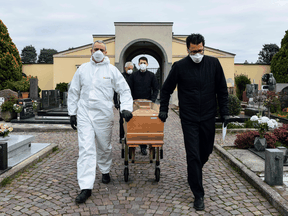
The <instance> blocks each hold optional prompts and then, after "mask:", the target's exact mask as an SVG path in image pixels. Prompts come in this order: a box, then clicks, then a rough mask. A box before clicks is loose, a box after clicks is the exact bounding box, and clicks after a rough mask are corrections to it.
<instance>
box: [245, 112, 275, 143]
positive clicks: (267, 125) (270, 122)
mask: <svg viewBox="0 0 288 216" xmlns="http://www.w3.org/2000/svg"><path fill="white" fill-rule="evenodd" d="M250 120H251V121H254V122H255V123H254V126H255V128H258V131H259V135H260V137H261V138H263V137H264V134H265V133H266V131H268V130H269V129H275V128H277V127H278V122H277V121H276V120H275V119H269V118H268V117H266V116H260V117H258V116H256V115H254V116H252V117H251V118H250Z"/></svg>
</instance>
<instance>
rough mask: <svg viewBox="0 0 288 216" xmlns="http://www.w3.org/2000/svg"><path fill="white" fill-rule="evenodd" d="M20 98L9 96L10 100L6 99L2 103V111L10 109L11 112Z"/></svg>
mask: <svg viewBox="0 0 288 216" xmlns="http://www.w3.org/2000/svg"><path fill="white" fill-rule="evenodd" d="M17 102H18V99H17V98H15V97H13V96H12V97H10V98H8V100H6V101H5V102H4V103H3V104H2V105H1V111H2V112H5V111H9V112H13V111H14V109H13V105H14V104H17Z"/></svg>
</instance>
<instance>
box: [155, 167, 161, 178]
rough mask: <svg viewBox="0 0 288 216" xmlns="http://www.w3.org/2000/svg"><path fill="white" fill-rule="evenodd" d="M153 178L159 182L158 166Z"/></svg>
mask: <svg viewBox="0 0 288 216" xmlns="http://www.w3.org/2000/svg"><path fill="white" fill-rule="evenodd" d="M155 180H156V182H159V180H160V168H159V167H157V168H156V169H155Z"/></svg>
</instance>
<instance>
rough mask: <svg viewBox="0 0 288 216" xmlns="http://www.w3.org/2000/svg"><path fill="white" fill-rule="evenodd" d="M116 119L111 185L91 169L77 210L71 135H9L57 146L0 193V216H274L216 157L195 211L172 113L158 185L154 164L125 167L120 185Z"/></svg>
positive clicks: (74, 150)
mask: <svg viewBox="0 0 288 216" xmlns="http://www.w3.org/2000/svg"><path fill="white" fill-rule="evenodd" d="M118 118H119V116H118V112H117V111H116V110H115V123H114V127H113V137H112V143H113V166H112V169H111V173H110V174H111V182H110V183H109V184H108V185H105V184H103V183H101V173H100V172H99V170H98V168H97V176H96V181H95V185H94V189H93V191H92V196H91V197H90V198H89V199H88V200H87V202H86V203H85V204H80V205H77V204H75V202H74V200H75V197H76V195H77V194H78V193H79V187H78V184H77V177H76V161H77V154H78V145H77V133H76V132H59V133H52V132H50V133H15V134H32V135H35V137H36V138H35V141H34V142H35V143H37V142H38V143H57V144H58V146H59V150H58V151H56V152H54V153H52V154H51V155H49V156H48V157H46V158H44V159H43V160H41V161H39V162H38V163H37V164H36V165H34V166H33V167H30V168H29V169H26V171H25V172H23V173H22V174H20V175H18V176H17V177H16V178H14V179H13V180H12V182H11V183H10V184H7V185H6V186H4V187H1V188H0V215H13V216H16V215H75V216H76V215H247V216H248V215H280V214H279V213H278V212H277V210H276V209H275V208H274V207H273V206H272V205H270V204H269V202H268V201H267V200H266V199H265V198H263V197H262V196H261V194H260V193H259V192H258V191H257V190H256V189H254V188H253V187H252V186H251V185H250V184H249V183H248V182H247V181H246V180H245V179H244V178H242V177H241V176H240V175H239V174H238V173H237V172H236V171H235V170H233V169H232V168H231V167H230V166H229V165H228V164H227V163H226V162H225V161H224V160H223V159H222V158H221V157H220V156H218V155H217V154H216V153H213V154H212V155H211V157H210V159H209V161H208V163H207V164H206V165H205V166H204V188H205V193H206V194H205V206H206V208H205V211H198V212H196V211H195V209H194V208H193V200H194V198H193V195H192V192H191V191H190V188H189V186H188V183H187V167H186V158H185V150H184V145H183V136H182V131H181V126H180V121H179V118H178V116H177V115H176V114H175V113H174V112H173V111H170V113H169V118H168V120H167V122H166V123H165V140H164V141H165V146H164V159H163V160H161V164H160V168H161V178H160V181H159V182H155V176H154V166H155V165H154V164H129V173H130V175H129V181H128V182H125V181H124V176H123V169H124V165H123V164H124V159H122V158H121V145H120V144H118V141H119V135H118V134H119V132H118V131H119V130H118V126H119V125H118ZM136 151H137V154H136V157H137V159H138V160H148V157H144V156H141V155H140V148H137V150H136Z"/></svg>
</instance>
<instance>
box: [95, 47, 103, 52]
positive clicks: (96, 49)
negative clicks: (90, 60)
mask: <svg viewBox="0 0 288 216" xmlns="http://www.w3.org/2000/svg"><path fill="white" fill-rule="evenodd" d="M98 50H100V51H101V52H102V53H103V52H105V50H104V49H99V48H95V49H94V51H95V52H96V51H98Z"/></svg>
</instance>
